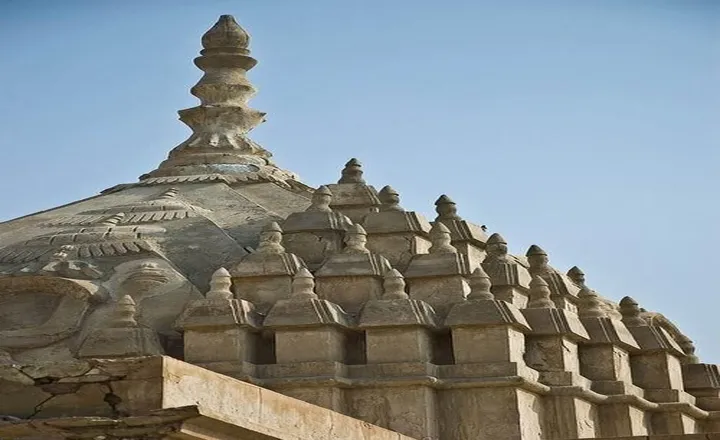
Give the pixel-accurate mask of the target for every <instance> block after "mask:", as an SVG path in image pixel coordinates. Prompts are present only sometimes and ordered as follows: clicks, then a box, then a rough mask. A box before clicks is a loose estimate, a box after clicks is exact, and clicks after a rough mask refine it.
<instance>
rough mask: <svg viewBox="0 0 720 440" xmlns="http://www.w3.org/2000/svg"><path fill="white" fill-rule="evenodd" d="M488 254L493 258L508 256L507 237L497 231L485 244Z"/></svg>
mask: <svg viewBox="0 0 720 440" xmlns="http://www.w3.org/2000/svg"><path fill="white" fill-rule="evenodd" d="M485 250H486V251H487V254H488V256H490V257H491V258H500V259H501V258H503V257H505V256H507V253H508V245H507V241H506V240H505V238H503V236H502V235H500V234H498V233H497V232H495V233H494V234H492V235H491V236H490V237H488V241H487V243H486V246H485Z"/></svg>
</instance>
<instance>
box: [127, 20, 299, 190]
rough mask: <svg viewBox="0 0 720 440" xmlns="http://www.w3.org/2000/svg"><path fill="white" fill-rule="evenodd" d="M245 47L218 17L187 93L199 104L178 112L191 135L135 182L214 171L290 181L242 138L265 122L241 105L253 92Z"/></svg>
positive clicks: (237, 31) (244, 36)
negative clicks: (196, 78)
mask: <svg viewBox="0 0 720 440" xmlns="http://www.w3.org/2000/svg"><path fill="white" fill-rule="evenodd" d="M249 43H250V36H249V35H248V33H247V32H246V31H245V30H244V29H243V28H241V27H240V25H238V24H237V22H236V21H235V19H234V18H233V17H232V16H231V15H222V16H220V19H219V20H218V22H217V23H215V25H214V26H213V27H212V28H210V30H208V31H207V32H206V33H205V35H203V37H202V46H203V50H201V51H200V56H199V57H198V58H195V65H196V66H197V67H198V68H200V69H201V70H202V71H204V72H205V75H203V77H202V78H201V79H200V81H199V82H198V83H197V84H196V85H195V86H194V87H193V88H192V89H191V90H190V93H192V94H193V95H195V96H196V97H198V98H199V99H200V105H199V106H197V107H193V108H189V109H185V110H180V111H179V112H178V113H179V115H180V120H181V121H182V122H184V123H185V124H187V125H188V126H189V127H190V129H192V131H193V134H192V135H191V136H190V138H189V139H187V140H186V141H185V142H183V143H182V144H180V145H178V146H177V147H175V148H174V149H173V150H172V151H171V152H170V154H169V156H168V159H167V160H165V161H164V162H163V163H161V164H160V166H159V167H158V168H157V169H156V170H155V171H152V172H151V173H149V174H146V175H144V176H141V180H142V179H145V178H148V177H162V176H183V175H204V174H215V173H217V174H229V175H238V174H244V175H246V174H252V173H255V174H259V175H260V177H263V175H270V174H272V175H273V176H275V177H278V178H280V179H287V178H294V177H295V176H293V175H292V174H290V173H288V172H285V171H282V170H280V169H278V168H276V167H275V166H274V164H273V163H272V162H271V161H270V157H271V156H272V155H271V154H270V153H269V152H268V151H266V150H265V149H263V148H262V147H261V146H260V145H258V144H256V143H255V142H253V141H252V140H251V139H250V138H248V137H247V133H248V132H249V131H250V130H252V129H253V128H255V127H256V126H257V125H259V124H260V123H262V122H264V121H265V113H263V112H260V111H257V110H254V109H252V108H250V107H249V106H248V104H247V102H248V101H249V100H250V98H251V97H252V96H253V95H254V94H255V92H256V90H255V87H253V85H252V84H251V83H250V81H249V80H248V78H247V77H246V74H247V72H248V71H249V70H250V69H252V68H253V67H254V66H255V65H256V64H257V61H256V60H255V59H254V58H252V57H251V56H250V50H249Z"/></svg>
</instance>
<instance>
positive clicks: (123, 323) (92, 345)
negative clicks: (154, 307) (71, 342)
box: [78, 295, 163, 358]
mask: <svg viewBox="0 0 720 440" xmlns="http://www.w3.org/2000/svg"><path fill="white" fill-rule="evenodd" d="M136 313H137V309H136V307H135V301H134V300H133V299H132V297H131V296H130V295H125V296H123V297H122V298H120V299H119V300H118V301H117V302H116V303H115V304H114V306H113V307H112V309H110V313H109V316H108V320H107V322H106V324H105V326H104V327H102V328H98V329H95V330H94V331H92V332H91V333H90V334H89V336H88V337H87V338H86V339H85V341H83V343H82V345H81V346H80V350H79V351H78V356H79V357H83V358H125V357H134V356H152V355H158V354H163V349H162V346H161V345H160V340H159V339H158V335H157V333H156V332H155V331H154V330H152V329H150V328H145V327H141V326H140V325H139V324H138V322H137V321H136V320H135V315H136Z"/></svg>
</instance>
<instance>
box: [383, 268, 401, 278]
mask: <svg viewBox="0 0 720 440" xmlns="http://www.w3.org/2000/svg"><path fill="white" fill-rule="evenodd" d="M385 278H403V276H402V274H401V273H400V271H399V270H397V269H395V268H394V267H393V268H392V269H390V270H389V271H387V273H385Z"/></svg>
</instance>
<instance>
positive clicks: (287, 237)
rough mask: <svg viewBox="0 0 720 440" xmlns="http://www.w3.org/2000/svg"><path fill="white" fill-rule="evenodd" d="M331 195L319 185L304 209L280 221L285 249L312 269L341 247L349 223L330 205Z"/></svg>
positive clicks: (349, 221)
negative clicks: (308, 204)
mask: <svg viewBox="0 0 720 440" xmlns="http://www.w3.org/2000/svg"><path fill="white" fill-rule="evenodd" d="M333 198H334V195H333V193H332V192H331V191H330V189H328V187H327V186H321V187H319V188H318V189H317V190H315V191H314V192H313V195H312V201H311V204H310V206H309V207H308V208H307V209H306V210H305V211H303V212H295V213H293V214H290V215H289V216H288V218H287V219H286V220H285V221H284V222H283V223H282V230H283V244H284V246H285V249H286V250H287V251H288V252H290V253H293V254H295V255H297V256H298V257H300V258H302V260H303V261H304V262H305V264H307V266H308V268H310V269H311V270H315V269H317V268H318V267H320V265H321V264H322V263H323V261H325V258H327V256H328V255H330V254H333V253H335V252H339V251H340V250H341V249H342V248H343V238H344V236H345V230H346V229H347V228H348V227H349V226H350V225H351V224H352V221H351V220H350V219H349V218H347V217H346V216H345V215H343V214H341V213H339V212H335V211H333V210H332V209H331V208H330V204H331V203H332V200H333Z"/></svg>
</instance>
